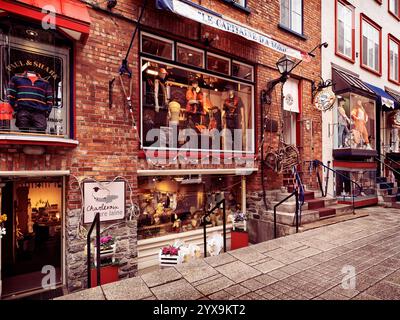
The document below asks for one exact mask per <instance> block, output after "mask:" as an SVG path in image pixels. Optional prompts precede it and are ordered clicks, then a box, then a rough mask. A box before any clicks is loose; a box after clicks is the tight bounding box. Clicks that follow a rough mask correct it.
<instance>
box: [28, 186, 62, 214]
mask: <svg viewBox="0 0 400 320" xmlns="http://www.w3.org/2000/svg"><path fill="white" fill-rule="evenodd" d="M29 198H30V199H31V205H32V207H33V208H35V207H36V206H37V203H38V202H39V200H40V199H41V200H43V201H44V202H45V203H46V201H49V204H50V205H52V204H57V205H58V208H59V209H60V210H61V205H62V200H61V199H62V192H61V188H57V187H55V186H51V187H41V188H32V187H30V188H29ZM42 206H44V205H39V207H42Z"/></svg>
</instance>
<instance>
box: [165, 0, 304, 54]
mask: <svg viewBox="0 0 400 320" xmlns="http://www.w3.org/2000/svg"><path fill="white" fill-rule="evenodd" d="M157 8H159V9H164V10H168V11H172V12H174V13H176V14H179V15H181V16H183V17H185V18H188V19H191V20H194V21H197V22H199V23H202V24H205V25H207V26H210V27H213V28H216V29H219V30H222V31H226V32H230V33H234V34H236V35H238V36H241V37H243V38H246V39H247V40H250V41H254V42H257V43H259V44H261V45H263V46H265V47H268V48H270V49H272V50H275V51H278V52H280V53H281V54H286V55H288V56H291V57H293V58H296V59H300V60H303V59H304V60H310V57H309V55H308V54H307V53H306V52H303V51H300V50H296V49H293V48H290V47H288V46H286V45H285V44H283V43H280V42H278V41H275V40H273V39H272V38H271V37H269V36H267V35H265V34H263V33H261V32H260V31H257V30H254V29H252V28H250V27H248V26H244V25H242V24H240V23H239V22H236V21H232V20H230V19H229V18H227V17H223V16H222V15H219V14H217V13H212V11H210V10H207V9H206V8H204V9H202V7H201V6H198V5H197V6H193V5H190V4H189V3H186V2H183V1H180V0H157Z"/></svg>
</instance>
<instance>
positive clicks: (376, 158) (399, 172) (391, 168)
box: [375, 154, 400, 175]
mask: <svg viewBox="0 0 400 320" xmlns="http://www.w3.org/2000/svg"><path fill="white" fill-rule="evenodd" d="M382 156H383V157H384V158H385V159H387V160H389V161H391V162H394V163H396V164H398V165H399V166H400V163H398V162H397V161H394V160H392V159H390V158H388V157H386V156H385V155H383V154H382ZM375 160H377V161H378V162H380V163H381V164H383V165H384V166H385V167H387V168H389V169H390V170H391V171H393V172H396V173H397V174H398V175H400V171H397V170H396V169H395V168H393V167H391V166H389V165H388V164H387V163H385V162H384V161H382V160H381V159H380V158H379V157H375Z"/></svg>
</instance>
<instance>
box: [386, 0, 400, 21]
mask: <svg viewBox="0 0 400 320" xmlns="http://www.w3.org/2000/svg"><path fill="white" fill-rule="evenodd" d="M389 11H390V12H391V13H393V14H394V15H395V16H396V17H399V15H400V14H399V0H389Z"/></svg>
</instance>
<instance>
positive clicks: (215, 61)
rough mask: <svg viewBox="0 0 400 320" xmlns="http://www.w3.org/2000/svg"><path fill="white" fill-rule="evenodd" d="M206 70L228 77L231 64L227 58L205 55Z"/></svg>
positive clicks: (210, 54)
mask: <svg viewBox="0 0 400 320" xmlns="http://www.w3.org/2000/svg"><path fill="white" fill-rule="evenodd" d="M207 69H208V70H210V71H214V72H218V73H223V74H226V75H230V70H231V62H230V60H229V59H227V58H223V57H221V56H217V55H215V54H212V53H207Z"/></svg>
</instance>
